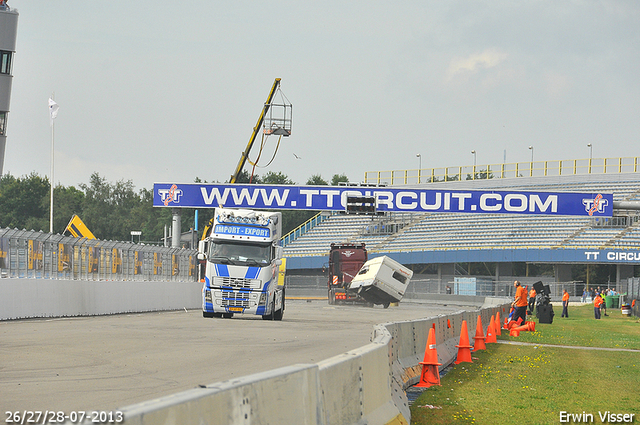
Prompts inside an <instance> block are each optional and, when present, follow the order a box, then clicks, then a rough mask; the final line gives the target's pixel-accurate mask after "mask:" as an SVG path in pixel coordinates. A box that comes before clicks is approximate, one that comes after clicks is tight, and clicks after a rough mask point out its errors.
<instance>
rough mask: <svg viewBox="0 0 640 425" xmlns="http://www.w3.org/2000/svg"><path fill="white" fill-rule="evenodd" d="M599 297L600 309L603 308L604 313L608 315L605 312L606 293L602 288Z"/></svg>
mask: <svg viewBox="0 0 640 425" xmlns="http://www.w3.org/2000/svg"><path fill="white" fill-rule="evenodd" d="M600 298H602V304H600V310H604V315H605V316H609V315H608V314H607V293H606V292H605V291H604V290H603V291H602V292H601V293H600Z"/></svg>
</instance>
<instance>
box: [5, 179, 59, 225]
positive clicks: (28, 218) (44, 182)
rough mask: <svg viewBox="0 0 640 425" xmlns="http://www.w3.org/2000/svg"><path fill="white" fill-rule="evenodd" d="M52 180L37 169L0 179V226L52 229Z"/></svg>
mask: <svg viewBox="0 0 640 425" xmlns="http://www.w3.org/2000/svg"><path fill="white" fill-rule="evenodd" d="M49 188H50V186H49V180H48V179H47V178H44V177H40V176H39V175H37V174H36V173H35V172H34V173H31V174H29V175H28V176H25V177H19V178H15V177H13V176H11V175H10V174H5V175H4V176H2V178H0V227H12V228H13V227H15V228H18V229H27V230H36V231H38V230H42V231H48V229H49Z"/></svg>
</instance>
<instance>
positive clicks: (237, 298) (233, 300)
mask: <svg viewBox="0 0 640 425" xmlns="http://www.w3.org/2000/svg"><path fill="white" fill-rule="evenodd" d="M222 306H223V307H249V294H248V293H246V292H231V291H222Z"/></svg>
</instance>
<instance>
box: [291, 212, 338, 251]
mask: <svg viewBox="0 0 640 425" xmlns="http://www.w3.org/2000/svg"><path fill="white" fill-rule="evenodd" d="M327 218H328V215H327V214H326V213H322V212H319V213H318V214H316V215H314V216H313V217H311V218H310V219H309V220H307V221H305V222H304V223H302V224H301V225H300V226H298V227H296V228H295V229H293V230H292V231H290V232H289V233H287V234H286V235H284V236H283V237H282V246H287V245H288V244H290V243H291V242H293V241H295V240H296V239H298V238H299V237H300V236H302V235H304V234H305V233H307V232H308V231H309V230H311V229H313V228H314V227H316V226H317V225H318V224H320V223H322V222H323V221H325V220H326V219H327Z"/></svg>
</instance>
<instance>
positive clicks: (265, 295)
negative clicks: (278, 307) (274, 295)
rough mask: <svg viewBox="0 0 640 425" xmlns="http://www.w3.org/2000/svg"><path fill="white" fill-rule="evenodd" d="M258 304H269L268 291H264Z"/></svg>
mask: <svg viewBox="0 0 640 425" xmlns="http://www.w3.org/2000/svg"><path fill="white" fill-rule="evenodd" d="M258 305H267V293H266V292H263V293H261V294H260V301H258Z"/></svg>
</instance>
